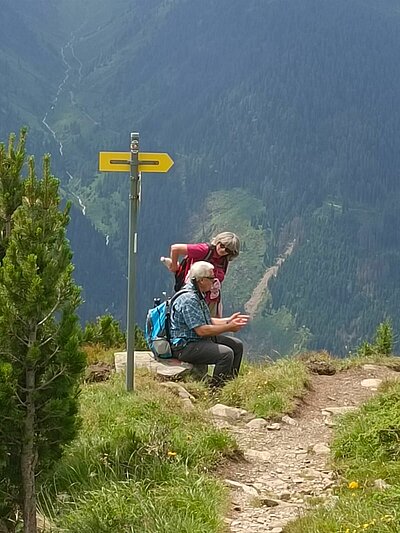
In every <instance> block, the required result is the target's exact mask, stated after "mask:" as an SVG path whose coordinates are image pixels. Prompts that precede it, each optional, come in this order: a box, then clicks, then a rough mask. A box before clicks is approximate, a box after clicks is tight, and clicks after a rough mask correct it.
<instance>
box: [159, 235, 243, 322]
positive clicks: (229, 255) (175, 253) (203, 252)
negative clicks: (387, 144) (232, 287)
mask: <svg viewBox="0 0 400 533" xmlns="http://www.w3.org/2000/svg"><path fill="white" fill-rule="evenodd" d="M239 251H240V241H239V238H238V236H237V235H236V234H235V233H232V232H230V231H224V232H222V233H218V235H216V236H215V237H213V238H212V240H211V243H210V244H208V243H206V242H201V243H197V244H173V245H172V246H171V251H170V258H171V262H170V265H169V266H168V268H169V270H170V271H171V272H175V273H176V280H177V284H176V286H175V290H179V288H180V287H179V285H180V284H182V285H183V284H185V283H187V282H188V281H190V280H189V279H188V277H189V271H190V267H191V266H192V264H193V263H196V262H197V261H208V262H209V263H211V264H212V265H213V266H214V276H215V277H214V282H213V286H212V288H211V290H210V291H209V292H207V293H206V295H205V298H206V302H207V305H208V307H209V309H210V313H211V316H212V317H217V318H218V317H221V316H222V302H221V284H222V282H223V281H224V279H225V275H226V271H227V269H228V264H229V262H230V261H232V260H233V259H235V257H237V256H238V255H239ZM182 255H183V256H185V259H184V260H183V261H182V263H181V265H180V264H179V257H181V256H182ZM168 263H169V261H168ZM178 279H179V282H178Z"/></svg>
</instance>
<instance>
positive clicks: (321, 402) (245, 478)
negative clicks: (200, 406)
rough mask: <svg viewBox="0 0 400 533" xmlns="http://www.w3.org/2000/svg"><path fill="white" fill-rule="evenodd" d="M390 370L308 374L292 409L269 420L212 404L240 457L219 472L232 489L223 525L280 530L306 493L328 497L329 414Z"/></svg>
mask: <svg viewBox="0 0 400 533" xmlns="http://www.w3.org/2000/svg"><path fill="white" fill-rule="evenodd" d="M396 378H400V374H399V373H398V372H395V371H394V370H391V369H389V368H387V367H385V366H378V365H369V364H366V365H364V366H362V367H358V368H353V369H350V370H347V371H342V372H338V373H336V374H334V375H332V376H324V375H312V378H311V388H310V391H309V392H308V394H307V395H306V396H305V398H304V399H303V400H302V401H301V404H300V405H299V407H298V410H297V413H296V414H294V415H292V417H289V416H285V417H283V418H282V420H281V421H279V422H275V423H270V422H268V421H266V420H264V419H254V418H253V419H252V420H249V418H251V417H250V416H249V413H246V412H245V411H243V410H240V409H233V408H229V407H224V406H222V405H219V406H218V405H217V406H214V407H213V408H212V409H211V410H210V412H211V413H212V414H213V420H214V422H215V424H216V425H217V426H218V427H223V428H225V429H227V430H228V431H229V432H230V433H231V434H232V435H233V436H234V437H235V439H236V441H237V443H238V445H239V447H240V449H241V450H242V451H243V453H244V460H242V461H239V462H231V463H229V464H228V465H226V466H225V467H224V469H223V470H222V471H221V472H220V475H221V476H222V478H223V479H224V482H225V484H226V485H228V486H229V487H230V489H231V501H232V505H231V510H230V513H229V515H228V516H227V517H226V518H225V522H226V524H227V527H228V530H229V531H230V532H231V533H243V532H246V533H259V532H260V533H261V532H263V533H264V532H273V533H281V532H282V531H283V529H284V526H285V525H286V524H287V523H288V522H290V521H291V520H293V519H295V518H296V517H298V516H299V515H301V514H303V513H304V512H305V511H306V510H307V509H308V508H309V507H310V506H311V504H312V501H314V502H315V501H319V502H326V503H329V500H334V498H335V497H334V495H333V489H334V487H335V485H336V484H337V483H338V481H337V480H336V478H335V474H334V472H332V471H331V470H330V467H329V443H330V441H331V438H332V427H334V425H335V416H336V415H338V414H341V413H344V412H346V411H349V410H354V409H356V408H357V407H358V406H360V405H361V404H362V403H363V402H365V401H366V400H367V399H368V398H370V397H371V396H372V395H374V394H375V393H376V391H377V387H378V386H379V384H380V383H381V382H382V380H385V379H396Z"/></svg>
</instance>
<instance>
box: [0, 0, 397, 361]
mask: <svg viewBox="0 0 400 533" xmlns="http://www.w3.org/2000/svg"><path fill="white" fill-rule="evenodd" d="M21 5H23V9H24V11H23V15H22V10H20V11H19V12H18V10H17V8H15V7H13V8H9V13H13V17H14V19H9V20H14V21H15V20H21V25H20V27H18V26H17V30H16V32H14V35H16V36H17V34H18V31H19V29H20V31H21V38H22V37H23V35H24V33H25V28H27V22H26V21H29V22H30V30H29V31H30V32H31V34H33V35H32V43H33V44H32V50H35V59H34V58H30V57H29V53H28V52H27V50H26V48H24V47H22V49H19V48H18V47H17V46H16V47H14V49H13V50H14V51H15V54H14V51H10V49H9V46H8V45H7V46H6V44H5V43H3V37H2V36H1V33H0V64H3V65H4V64H7V65H8V67H7V68H9V71H10V73H11V74H12V75H11V74H10V76H11V77H9V78H8V81H4V80H3V79H2V80H1V81H0V88H1V91H0V94H2V97H1V96H0V103H1V105H0V110H5V111H0V112H1V113H3V117H6V120H3V121H2V122H1V124H0V128H1V133H2V134H3V135H4V134H5V132H6V130H5V128H8V129H16V128H17V127H18V126H19V123H20V122H21V121H26V122H28V124H30V125H31V127H32V129H33V132H32V133H33V135H32V136H33V139H34V140H32V143H33V144H32V146H33V147H34V151H38V152H40V151H41V150H42V151H43V150H45V151H51V152H52V153H53V154H54V156H53V161H54V164H55V173H56V174H57V172H58V173H59V174H60V177H61V178H62V180H63V186H64V188H65V190H66V191H67V194H69V195H71V197H73V194H75V195H77V196H79V197H80V198H81V199H82V202H83V203H84V204H85V206H86V207H87V210H86V213H87V216H88V217H89V218H90V219H91V220H92V221H93V222H94V223H95V225H96V226H97V228H99V229H100V230H101V231H102V232H103V233H104V234H108V235H109V242H110V246H111V247H112V248H113V253H115V257H117V258H118V259H117V262H118V268H121V269H122V271H125V268H126V264H125V261H126V249H127V211H128V210H127V203H128V188H129V184H128V179H127V177H126V176H125V177H124V176H122V175H116V174H114V175H112V174H110V175H103V174H99V173H98V172H97V169H96V163H97V153H98V151H100V150H110V151H111V150H115V151H124V150H127V149H128V143H129V133H130V131H134V130H137V131H140V133H141V143H142V144H141V146H142V150H144V151H166V152H169V153H170V154H171V155H172V157H173V158H174V160H175V165H174V168H173V170H172V171H171V172H170V173H169V174H168V175H166V176H160V175H146V176H143V203H142V206H141V220H140V228H139V231H140V233H139V252H140V253H139V277H138V299H137V308H138V316H139V317H140V318H141V319H143V316H144V313H145V310H146V307H148V306H149V305H151V301H152V297H153V296H154V295H156V294H159V293H161V291H162V290H163V289H164V288H165V287H166V286H168V283H169V280H168V278H167V275H166V273H165V272H162V271H160V270H159V266H158V257H159V256H160V255H162V254H165V253H167V251H168V247H169V244H170V243H171V242H176V241H185V240H190V239H192V238H194V237H195V235H197V234H198V232H199V231H198V227H196V225H194V224H195V222H194V220H196V221H198V220H202V214H204V213H205V211H206V207H205V206H206V205H208V202H209V199H210V198H212V195H213V192H214V191H228V194H229V191H232V189H234V188H236V189H242V190H244V191H246V193H248V194H250V195H252V196H253V197H254V198H257V199H259V200H261V202H262V204H263V205H264V207H265V210H264V212H263V214H260V215H259V216H258V217H257V219H254V220H252V219H251V217H250V223H251V224H253V226H254V227H258V226H259V227H260V228H262V230H263V232H264V235H265V237H264V239H265V245H264V247H263V250H265V253H264V252H263V253H264V261H263V264H262V265H260V268H261V270H263V269H264V270H265V269H266V268H267V267H268V266H271V265H273V264H274V262H275V260H276V258H277V257H278V256H279V254H280V253H282V252H283V251H284V249H285V247H286V246H287V244H288V242H291V240H293V239H296V243H297V244H296V248H295V250H294V252H293V254H292V255H291V256H290V258H288V259H287V261H285V264H284V265H282V268H281V269H280V271H279V275H278V277H277V278H276V279H274V280H272V282H271V293H270V295H268V296H266V298H265V302H264V304H263V306H262V308H260V311H259V316H258V318H257V321H256V322H257V327H256V322H255V324H254V331H253V333H254V332H255V331H256V330H257V334H254V335H255V336H253V337H252V341H251V342H252V343H253V345H254V344H255V345H256V346H257V345H260V346H261V345H262V342H263V338H262V337H263V335H264V334H263V327H264V330H265V328H269V327H272V326H271V325H270V324H271V320H275V317H277V316H285V317H287V319H288V320H289V322H290V324H291V326H290V328H292V329H293V331H295V330H299V331H300V329H301V328H303V326H304V327H305V328H306V329H308V330H309V332H310V335H309V336H308V337H307V342H308V346H309V347H315V348H318V347H324V348H328V349H330V350H332V351H334V352H336V353H345V352H346V351H348V350H349V349H351V348H352V347H354V346H355V345H356V344H357V343H358V342H359V341H360V340H361V339H363V338H364V337H365V336H368V335H369V334H372V333H373V331H375V328H376V324H377V322H379V321H381V320H383V319H384V318H385V317H387V316H391V317H392V319H393V321H394V326H395V328H396V326H397V327H398V326H400V318H397V317H400V313H399V304H398V303H397V302H398V301H399V294H398V291H399V289H398V287H399V285H398V283H397V281H398V277H399V275H398V272H399V271H400V269H399V266H400V265H399V257H400V237H399V236H398V235H399V233H398V231H397V227H398V224H399V222H400V220H399V219H400V209H399V208H398V205H399V194H400V190H399V184H398V183H399V181H398V169H399V168H400V165H399V163H400V160H399V159H400V146H399V142H400V141H399V139H398V135H397V130H398V124H399V122H400V116H399V115H400V110H399V106H398V103H399V96H400V95H399V91H400V83H399V82H400V80H399V76H400V74H399V72H398V69H397V62H398V57H399V49H400V33H399V23H400V19H399V15H400V14H399V11H398V8H397V4H396V3H395V2H394V1H392V0H383V1H382V2H380V3H379V5H377V4H376V2H372V0H366V1H365V0H364V1H361V0H353V1H352V2H348V1H345V0H337V1H336V2H334V3H333V2H329V1H328V0H303V1H302V2H298V1H296V0H284V1H281V2H267V1H261V0H253V1H251V2H239V1H238V0H233V1H229V2H228V0H220V1H218V2H217V1H215V0H203V1H202V2H195V1H192V0H171V1H169V2H164V1H161V0H146V2H137V3H134V4H132V3H131V2H129V1H128V0H118V1H116V2H115V3H114V4H113V5H112V6H111V5H110V4H108V3H107V2H105V1H104V0H100V1H97V2H93V1H92V0H88V2H85V3H84V5H83V3H80V2H77V0H69V1H68V2H66V1H65V0H59V1H58V2H51V3H50V4H49V5H50V9H49V10H48V11H46V18H47V20H46V22H47V24H49V22H50V24H49V26H48V27H49V28H50V30H47V29H45V28H44V22H43V19H42V18H41V17H40V16H38V12H37V10H35V9H33V8H32V6H31V5H30V4H29V2H27V0H24V3H23V4H21ZM39 5H40V6H41V9H44V3H43V2H41V3H40V4H39ZM10 17H11V15H10ZM18 17H19V18H18ZM12 24H15V22H14V23H12ZM28 35H29V33H28ZM71 36H73V37H74V53H75V55H76V58H78V59H79V63H80V65H81V66H79V65H78V63H75V67H74V69H72V71H71V76H70V78H69V80H68V83H67V84H66V86H65V90H64V93H63V94H62V95H61V96H60V98H59V101H58V102H57V106H56V107H55V109H54V110H52V113H51V116H50V117H49V118H50V120H51V127H52V129H54V130H55V131H56V132H57V135H58V136H59V137H60V139H61V140H62V142H63V146H64V155H63V157H60V156H59V155H58V154H57V146H56V145H55V143H54V139H52V138H51V137H50V135H49V133H48V132H47V131H45V129H44V128H43V127H42V125H41V124H40V122H41V118H42V116H43V115H41V113H42V112H43V114H44V112H45V111H46V110H47V109H49V102H50V101H51V98H52V96H51V95H53V96H54V91H55V90H56V89H57V87H58V85H59V83H60V81H61V80H62V79H63V75H64V73H65V64H63V63H62V60H61V57H60V53H59V50H60V49H61V47H62V46H63V45H65V44H66V43H67V42H68V41H69V40H70V39H71ZM16 40H18V39H16ZM40 43H42V45H40ZM20 45H21V43H19V46H20ZM14 55H16V56H18V57H22V58H23V59H24V64H25V63H26V64H30V65H31V67H32V71H34V72H35V76H36V78H35V83H34V90H32V98H30V97H29V96H27V95H26V92H25V91H22V89H18V87H15V89H16V90H15V91H13V90H12V89H13V88H14V86H13V83H18V79H19V77H18V76H20V75H23V76H24V77H25V79H28V78H27V76H28V73H27V71H26V70H24V69H22V74H21V71H19V70H18V69H17V68H14V67H15V63H14ZM1 62H3V63H1ZM10 69H11V70H10ZM63 69H64V70H63ZM78 71H79V73H78ZM18 73H19V74H18ZM13 76H14V77H13ZM10 80H11V81H10ZM13 80H14V81H13ZM45 81H46V84H47V85H46V87H45V89H44V90H43V91H42V94H40V93H41V87H42V86H43V83H44V82H45ZM7 84H8V85H7ZM35 84H36V85H35ZM17 89H18V90H17ZM39 109H40V112H39ZM0 116H2V115H0ZM49 123H50V122H49ZM66 171H68V172H69V173H70V174H71V175H72V176H73V179H68V177H67V175H66ZM232 194H233V196H232V198H234V199H235V200H234V201H238V200H237V195H236V194H235V193H232ZM219 207H220V204H218V206H217V208H219ZM193 214H194V215H197V217H195V218H193V216H192V215H193ZM214 214H215V213H214ZM212 218H213V220H216V222H213V224H214V225H213V226H210V225H209V224H207V221H204V222H205V230H204V235H205V236H209V234H210V233H212V232H213V231H214V230H216V229H219V228H218V227H216V226H219V227H221V229H222V227H223V226H224V224H225V220H224V215H223V214H221V216H220V217H212ZM197 223H198V222H196V224H197ZM243 224H244V222H243ZM224 229H229V228H224ZM243 232H244V233H245V228H244V227H243ZM239 233H240V228H239ZM249 253H250V252H249V251H248V250H247V251H246V250H243V254H244V257H247V256H246V254H249ZM248 257H249V258H250V256H248ZM249 260H250V259H249ZM251 261H252V259H251ZM230 275H231V276H232V284H233V285H232V286H235V287H236V286H237V281H238V280H239V279H240V272H236V271H235V269H232V273H231V274H230ZM258 281H259V280H258ZM249 283H250V281H249ZM251 283H254V285H253V286H249V287H248V288H247V289H246V290H247V292H249V293H250V294H251V291H252V290H253V289H254V287H255V285H256V282H255V281H251ZM229 291H230V289H229V285H227V292H226V299H227V305H228V307H229V306H233V302H234V294H233V293H230V292H229ZM120 301H121V306H122V297H121V298H120ZM122 313H123V312H122ZM279 320H280V319H279ZM285 320H286V319H285ZM263 324H264V326H263ZM285 327H286V326H282V330H281V331H282V332H284V330H285ZM299 328H300V329H299ZM292 329H291V331H292ZM282 334H283V333H282ZM265 335H266V334H265ZM276 337H277V338H279V335H276ZM288 338H289V337H288ZM257 339H258V340H257ZM268 342H269V343H270V344H269V345H268V344H267V345H266V346H265V347H264V345H263V349H265V350H269V349H271V348H274V347H273V346H272V345H271V343H272V342H273V343H276V342H277V341H276V340H274V341H272V340H271V341H268ZM296 344H298V343H297V341H296ZM286 346H287V344H285V349H286ZM274 349H275V348H274ZM293 349H295V347H294V346H293ZM278 351H279V350H278Z"/></svg>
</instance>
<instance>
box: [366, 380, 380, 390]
mask: <svg viewBox="0 0 400 533" xmlns="http://www.w3.org/2000/svg"><path fill="white" fill-rule="evenodd" d="M381 383H382V380H381V379H377V378H371V379H363V380H362V382H361V386H362V387H367V388H369V389H377V388H378V387H379V385H380V384H381Z"/></svg>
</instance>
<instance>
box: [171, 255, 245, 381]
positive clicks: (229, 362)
mask: <svg viewBox="0 0 400 533" xmlns="http://www.w3.org/2000/svg"><path fill="white" fill-rule="evenodd" d="M189 277H190V281H189V282H188V283H187V284H186V285H185V287H184V289H183V290H185V291H187V292H184V293H182V294H180V295H179V296H178V297H177V298H176V299H175V300H174V302H173V305H172V310H171V329H170V339H171V344H172V351H173V354H174V357H176V358H177V359H179V360H180V361H184V362H186V363H192V364H194V365H215V368H214V373H213V377H212V381H211V384H212V385H214V386H220V385H222V384H223V383H224V382H225V381H227V380H229V379H232V378H234V377H236V376H237V375H238V373H239V369H240V363H241V362H242V355H243V343H242V341H240V340H239V339H237V338H235V337H232V336H229V335H225V334H226V333H228V332H236V331H239V330H241V329H242V328H243V326H245V325H246V324H247V322H248V320H249V317H248V316H247V315H242V314H240V313H233V315H231V316H230V317H227V318H211V316H210V311H209V308H208V306H207V303H206V301H205V299H204V295H205V293H207V292H208V291H209V290H210V289H211V287H212V284H213V281H214V277H215V276H214V267H213V265H212V264H211V263H208V262H207V261H198V262H197V263H194V264H193V265H192V267H191V269H190V274H189Z"/></svg>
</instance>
